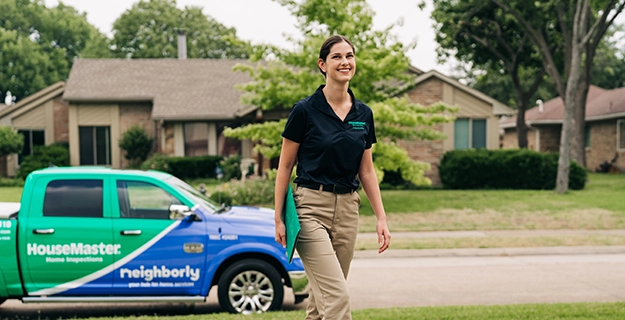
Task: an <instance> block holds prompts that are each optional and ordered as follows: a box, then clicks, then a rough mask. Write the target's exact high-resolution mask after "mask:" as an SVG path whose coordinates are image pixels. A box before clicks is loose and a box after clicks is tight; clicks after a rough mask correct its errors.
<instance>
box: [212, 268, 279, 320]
mask: <svg viewBox="0 0 625 320" xmlns="http://www.w3.org/2000/svg"><path fill="white" fill-rule="evenodd" d="M217 296H218V298H219V304H220V305H221V308H222V309H224V310H225V311H228V312H230V313H241V314H253V313H263V312H266V311H270V310H277V309H279V308H280V307H281V306H282V300H283V298H284V285H283V284H282V278H281V277H280V274H279V273H278V271H277V270H276V269H275V268H274V267H273V266H272V265H270V264H269V263H267V262H265V261H262V260H257V259H245V260H241V261H237V262H235V263H234V264H232V265H231V266H229V267H228V269H227V270H226V271H225V272H224V273H223V275H222V276H221V278H220V279H219V282H218V283H217Z"/></svg>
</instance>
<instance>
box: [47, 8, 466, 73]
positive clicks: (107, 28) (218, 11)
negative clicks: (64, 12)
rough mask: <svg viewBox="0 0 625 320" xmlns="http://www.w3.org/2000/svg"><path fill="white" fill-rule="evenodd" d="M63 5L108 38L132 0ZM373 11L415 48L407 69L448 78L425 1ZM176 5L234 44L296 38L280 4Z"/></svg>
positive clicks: (379, 22)
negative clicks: (197, 12)
mask: <svg viewBox="0 0 625 320" xmlns="http://www.w3.org/2000/svg"><path fill="white" fill-rule="evenodd" d="M61 1H62V2H63V3H65V4H66V5H70V6H72V7H74V8H76V9H77V10H78V11H79V12H84V13H86V14H87V20H88V21H89V23H91V24H92V25H94V26H95V27H96V28H98V29H99V30H100V31H101V32H103V33H105V34H107V35H108V36H109V37H111V29H112V25H113V22H114V21H115V20H116V19H117V18H118V17H119V16H121V14H122V13H124V12H125V11H126V10H128V9H130V8H131V7H132V5H133V4H134V3H136V2H138V0H137V1H135V0H61ZM44 2H45V4H46V6H48V7H52V6H56V5H57V4H58V2H59V0H44ZM367 2H368V4H369V5H370V6H371V8H372V9H373V11H374V12H375V16H374V20H373V27H374V29H376V30H382V29H384V28H386V27H388V26H389V25H391V24H393V23H395V22H397V21H398V20H400V19H402V20H403V25H402V26H398V27H396V28H394V29H393V30H392V33H393V34H394V35H396V36H397V37H398V39H399V41H401V42H402V43H404V44H406V45H408V44H410V43H412V42H413V41H416V42H417V46H416V48H415V49H412V50H410V51H408V52H407V54H408V58H409V59H410V61H411V64H412V65H413V66H415V67H417V68H419V69H421V70H423V71H429V70H432V69H435V70H437V71H439V72H442V73H444V74H452V73H453V72H452V69H453V68H452V67H453V65H454V64H455V62H454V61H449V62H446V63H442V64H439V63H438V62H437V56H436V48H437V43H436V41H435V40H434V29H433V27H432V25H433V20H432V19H431V17H430V14H431V10H432V3H431V0H427V1H426V3H427V5H426V7H425V8H424V10H421V9H419V7H418V6H417V4H418V3H419V2H420V0H367ZM177 6H178V7H179V8H181V9H182V8H184V7H185V6H199V7H202V8H203V11H204V14H206V15H208V16H211V17H212V18H214V19H215V20H217V21H218V22H219V23H221V24H223V25H225V26H227V27H233V28H235V29H236V31H237V36H238V37H239V38H240V39H243V40H248V41H250V42H251V43H252V44H261V43H267V44H273V45H276V46H279V47H282V48H289V46H290V43H289V42H288V41H287V40H286V38H285V36H284V34H289V35H292V36H294V37H298V36H299V33H298V30H297V29H296V27H295V25H296V22H297V21H296V19H295V17H293V16H291V14H290V12H289V11H288V10H287V9H286V8H285V7H282V6H281V5H280V4H278V3H276V2H274V1H272V0H219V1H217V0H178V1H177Z"/></svg>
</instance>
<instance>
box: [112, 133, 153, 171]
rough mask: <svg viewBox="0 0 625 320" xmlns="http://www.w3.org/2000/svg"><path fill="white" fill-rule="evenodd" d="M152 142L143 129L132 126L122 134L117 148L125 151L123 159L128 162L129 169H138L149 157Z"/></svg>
mask: <svg viewBox="0 0 625 320" xmlns="http://www.w3.org/2000/svg"><path fill="white" fill-rule="evenodd" d="M153 142H154V139H151V138H150V137H148V134H147V133H146V132H145V129H144V128H143V127H141V126H138V125H134V126H132V127H130V128H129V129H128V130H126V132H124V133H122V137H121V138H120V139H119V147H120V148H121V149H122V150H124V151H126V154H125V155H124V158H126V159H127V160H128V161H130V165H131V167H138V166H139V165H140V164H141V163H142V162H143V161H145V160H146V159H147V158H148V156H149V155H150V151H152V143H153Z"/></svg>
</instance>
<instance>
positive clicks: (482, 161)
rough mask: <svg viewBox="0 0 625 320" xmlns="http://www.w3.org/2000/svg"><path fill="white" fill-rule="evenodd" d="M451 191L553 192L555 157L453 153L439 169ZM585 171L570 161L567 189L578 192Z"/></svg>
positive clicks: (507, 152) (506, 152)
mask: <svg viewBox="0 0 625 320" xmlns="http://www.w3.org/2000/svg"><path fill="white" fill-rule="evenodd" d="M438 169H439V175H440V178H441V181H442V183H443V186H445V187H446V188H450V189H535V190H539V189H554V188H555V180H556V175H557V170H558V155H557V154H547V153H540V152H536V151H532V150H527V149H521V150H485V149H479V150H474V149H471V150H453V151H448V152H447V153H445V155H444V156H443V158H442V159H441V163H440V165H439V167H438ZM585 183H586V171H585V170H584V168H582V167H581V166H580V165H578V164H577V163H574V162H571V170H570V173H569V188H571V189H573V190H580V189H583V188H584V185H585Z"/></svg>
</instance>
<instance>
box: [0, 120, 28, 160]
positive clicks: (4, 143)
mask: <svg viewBox="0 0 625 320" xmlns="http://www.w3.org/2000/svg"><path fill="white" fill-rule="evenodd" d="M23 147H24V136H23V135H21V134H19V133H17V132H15V131H13V129H11V127H7V126H0V157H2V156H6V155H9V154H11V153H21V152H22V148H23Z"/></svg>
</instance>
